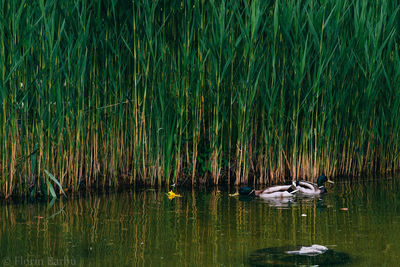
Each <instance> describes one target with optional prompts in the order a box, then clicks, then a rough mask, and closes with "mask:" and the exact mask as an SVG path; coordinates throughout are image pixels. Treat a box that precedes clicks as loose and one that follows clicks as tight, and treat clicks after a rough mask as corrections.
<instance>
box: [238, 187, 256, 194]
mask: <svg viewBox="0 0 400 267" xmlns="http://www.w3.org/2000/svg"><path fill="white" fill-rule="evenodd" d="M239 195H241V196H254V195H255V190H254V189H253V188H251V187H248V186H243V187H241V188H239Z"/></svg>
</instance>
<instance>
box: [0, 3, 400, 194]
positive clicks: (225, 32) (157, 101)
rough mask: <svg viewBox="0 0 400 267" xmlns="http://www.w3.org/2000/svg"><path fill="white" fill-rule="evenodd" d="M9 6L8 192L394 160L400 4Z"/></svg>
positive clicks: (4, 73) (304, 172)
mask: <svg viewBox="0 0 400 267" xmlns="http://www.w3.org/2000/svg"><path fill="white" fill-rule="evenodd" d="M0 6H1V9H0V18H1V23H0V43H1V49H0V61H1V64H0V68H1V69H0V70H1V72H0V73H1V87H0V101H1V103H2V106H1V107H2V109H1V115H0V121H1V131H0V140H1V142H0V143H1V145H0V153H1V154H0V170H1V171H0V192H1V193H2V194H3V195H4V196H5V197H9V196H10V195H12V194H15V193H19V194H21V195H24V194H29V193H31V192H32V190H33V188H35V185H36V186H37V187H36V188H39V186H38V185H39V184H40V183H41V181H44V179H46V178H45V177H46V176H45V173H44V170H45V169H46V170H48V171H49V172H51V173H52V174H53V175H54V176H55V177H56V178H57V179H58V180H59V181H60V184H61V185H62V186H63V187H64V188H65V189H67V190H70V191H76V190H78V189H80V188H86V187H91V186H95V187H96V186H110V185H111V186H117V185H119V184H126V183H143V184H149V185H161V184H163V183H167V184H168V183H176V182H177V183H186V184H195V183H204V182H210V183H215V184H218V183H221V182H229V183H235V184H241V183H262V184H264V183H269V182H278V181H282V180H285V179H299V178H305V179H312V177H315V176H317V175H318V174H320V173H322V172H324V173H326V174H327V175H330V176H340V175H360V174H362V173H366V172H371V173H383V172H387V171H394V170H397V169H398V166H399V154H400V153H399V145H398V144H399V134H398V133H399V122H398V119H397V117H398V116H397V114H398V112H399V100H398V99H399V92H398V90H397V88H398V87H399V73H400V71H399V67H398V66H399V61H400V60H399V52H398V49H399V30H400V29H399V26H398V23H397V21H398V18H399V7H398V6H399V3H398V2H397V1H386V0H380V1H377V2H368V1H357V2H349V1H325V2H322V3H321V2H320V1H313V0H308V1H303V2H299V1H290V0H287V1H250V2H248V1H239V2H235V1H224V0H220V1H161V0H160V1H150V2H149V1H133V2H126V1H117V0H114V1H111V0H110V1H63V2H58V1H51V0H50V1H43V0H42V1H36V2H32V3H30V2H27V1H11V2H10V1H0ZM55 188H57V187H55Z"/></svg>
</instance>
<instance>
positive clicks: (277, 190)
mask: <svg viewBox="0 0 400 267" xmlns="http://www.w3.org/2000/svg"><path fill="white" fill-rule="evenodd" d="M297 191H298V189H297V188H296V186H295V185H294V184H291V185H277V186H271V187H268V188H266V189H263V190H254V189H252V188H250V187H241V188H240V189H239V194H240V195H247V196H257V197H260V198H265V199H268V198H287V197H293V196H294V194H295V193H296V192H297Z"/></svg>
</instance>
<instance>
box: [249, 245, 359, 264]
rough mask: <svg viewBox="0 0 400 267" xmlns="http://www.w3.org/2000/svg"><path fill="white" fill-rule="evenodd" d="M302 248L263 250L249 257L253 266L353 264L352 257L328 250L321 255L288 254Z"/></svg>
mask: <svg viewBox="0 0 400 267" xmlns="http://www.w3.org/2000/svg"><path fill="white" fill-rule="evenodd" d="M300 247H301V246H284V247H271V248H263V249H259V250H256V251H253V252H252V253H251V254H250V256H249V263H250V265H251V266H268V267H272V266H274V267H275V266H276V267H278V266H338V265H340V266H343V265H345V264H348V263H350V262H351V258H350V255H349V254H347V253H344V252H340V251H334V250H331V249H328V250H327V251H326V252H325V253H323V254H320V255H314V256H310V255H298V254H288V253H287V251H293V250H299V249H300Z"/></svg>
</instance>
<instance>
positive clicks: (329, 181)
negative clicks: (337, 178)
mask: <svg viewBox="0 0 400 267" xmlns="http://www.w3.org/2000/svg"><path fill="white" fill-rule="evenodd" d="M327 182H328V183H331V184H334V183H335V182H334V181H331V180H328V181H327Z"/></svg>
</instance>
